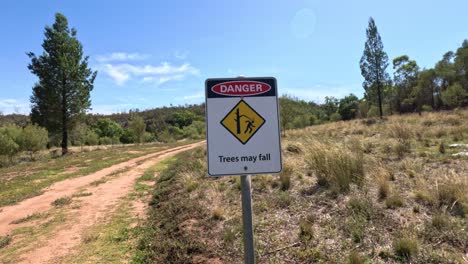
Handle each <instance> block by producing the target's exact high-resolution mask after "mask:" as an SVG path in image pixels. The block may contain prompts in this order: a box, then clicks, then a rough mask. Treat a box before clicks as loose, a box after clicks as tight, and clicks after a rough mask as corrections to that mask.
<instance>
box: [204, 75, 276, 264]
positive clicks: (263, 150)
mask: <svg viewBox="0 0 468 264" xmlns="http://www.w3.org/2000/svg"><path fill="white" fill-rule="evenodd" d="M205 92H206V138H207V141H206V142H207V159H208V174H209V175H210V176H228V175H229V176H236V175H240V177H241V187H242V222H243V231H244V259H245V263H246V264H254V263H255V248H254V235H253V220H252V218H253V217H252V215H253V213H252V189H251V180H250V177H251V175H252V174H265V173H279V172H281V169H282V162H281V144H280V130H279V111H278V91H277V87H276V79H275V78H272V77H256V78H217V79H208V80H206V82H205Z"/></svg>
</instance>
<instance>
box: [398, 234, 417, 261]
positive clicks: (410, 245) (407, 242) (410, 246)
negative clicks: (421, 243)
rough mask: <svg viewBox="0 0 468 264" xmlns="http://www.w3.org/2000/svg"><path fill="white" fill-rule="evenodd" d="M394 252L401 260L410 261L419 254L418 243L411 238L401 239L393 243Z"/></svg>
mask: <svg viewBox="0 0 468 264" xmlns="http://www.w3.org/2000/svg"><path fill="white" fill-rule="evenodd" d="M393 250H394V252H395V254H396V255H397V256H399V257H400V258H402V259H404V260H409V259H411V257H413V256H414V255H416V254H417V253H418V242H417V241H416V240H414V239H411V238H400V239H397V240H395V241H394V242H393Z"/></svg>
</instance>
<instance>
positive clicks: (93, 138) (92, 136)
mask: <svg viewBox="0 0 468 264" xmlns="http://www.w3.org/2000/svg"><path fill="white" fill-rule="evenodd" d="M84 142H85V144H86V145H88V146H95V145H97V144H98V143H99V136H98V135H97V134H96V132H94V131H92V130H88V131H86V135H85V138H84Z"/></svg>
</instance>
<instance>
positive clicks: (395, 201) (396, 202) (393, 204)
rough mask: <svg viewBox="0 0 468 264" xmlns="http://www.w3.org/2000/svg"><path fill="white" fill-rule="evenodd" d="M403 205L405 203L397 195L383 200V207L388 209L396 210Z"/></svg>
mask: <svg viewBox="0 0 468 264" xmlns="http://www.w3.org/2000/svg"><path fill="white" fill-rule="evenodd" d="M403 205H405V201H404V200H403V198H402V197H401V196H400V195H398V194H393V195H392V196H390V197H388V198H387V199H386V200H385V206H386V207H387V208H389V209H396V208H398V207H402V206H403Z"/></svg>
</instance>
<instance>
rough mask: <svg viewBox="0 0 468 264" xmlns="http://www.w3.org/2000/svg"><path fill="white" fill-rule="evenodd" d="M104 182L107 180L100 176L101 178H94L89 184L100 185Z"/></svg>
mask: <svg viewBox="0 0 468 264" xmlns="http://www.w3.org/2000/svg"><path fill="white" fill-rule="evenodd" d="M106 182H107V179H104V178H102V179H99V180H95V181H93V182H91V183H90V184H89V185H91V186H98V185H101V184H103V183H106Z"/></svg>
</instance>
